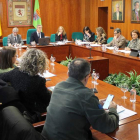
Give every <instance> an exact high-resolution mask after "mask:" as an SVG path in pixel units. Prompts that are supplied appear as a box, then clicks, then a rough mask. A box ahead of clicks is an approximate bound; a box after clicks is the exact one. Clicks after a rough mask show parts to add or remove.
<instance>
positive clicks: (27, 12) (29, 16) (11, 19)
mask: <svg viewBox="0 0 140 140" xmlns="http://www.w3.org/2000/svg"><path fill="white" fill-rule="evenodd" d="M32 20H33V7H32V0H20V1H19V0H7V22H8V27H15V26H16V27H24V26H32V24H33V23H32Z"/></svg>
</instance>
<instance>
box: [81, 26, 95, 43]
mask: <svg viewBox="0 0 140 140" xmlns="http://www.w3.org/2000/svg"><path fill="white" fill-rule="evenodd" d="M83 33H84V38H83V41H84V42H93V41H94V40H95V34H94V33H93V32H91V30H90V28H89V27H87V26H86V27H84V29H83Z"/></svg>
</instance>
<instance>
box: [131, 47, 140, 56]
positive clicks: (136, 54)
mask: <svg viewBox="0 0 140 140" xmlns="http://www.w3.org/2000/svg"><path fill="white" fill-rule="evenodd" d="M130 56H134V57H138V56H139V50H135V49H131V53H130Z"/></svg>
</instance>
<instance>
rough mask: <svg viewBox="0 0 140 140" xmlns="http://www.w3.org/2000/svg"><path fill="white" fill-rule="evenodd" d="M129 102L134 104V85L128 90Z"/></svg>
mask: <svg viewBox="0 0 140 140" xmlns="http://www.w3.org/2000/svg"><path fill="white" fill-rule="evenodd" d="M130 102H133V103H134V102H136V89H135V85H132V89H131V90H130Z"/></svg>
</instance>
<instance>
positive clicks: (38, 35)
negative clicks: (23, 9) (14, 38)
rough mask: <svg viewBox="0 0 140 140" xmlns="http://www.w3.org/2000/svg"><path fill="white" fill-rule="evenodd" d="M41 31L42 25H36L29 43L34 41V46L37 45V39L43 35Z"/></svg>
mask: <svg viewBox="0 0 140 140" xmlns="http://www.w3.org/2000/svg"><path fill="white" fill-rule="evenodd" d="M41 31H42V25H37V31H35V32H33V33H32V35H31V38H30V43H31V42H33V41H35V42H36V44H37V43H38V40H39V38H44V37H45V35H44V33H43V32H41Z"/></svg>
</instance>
